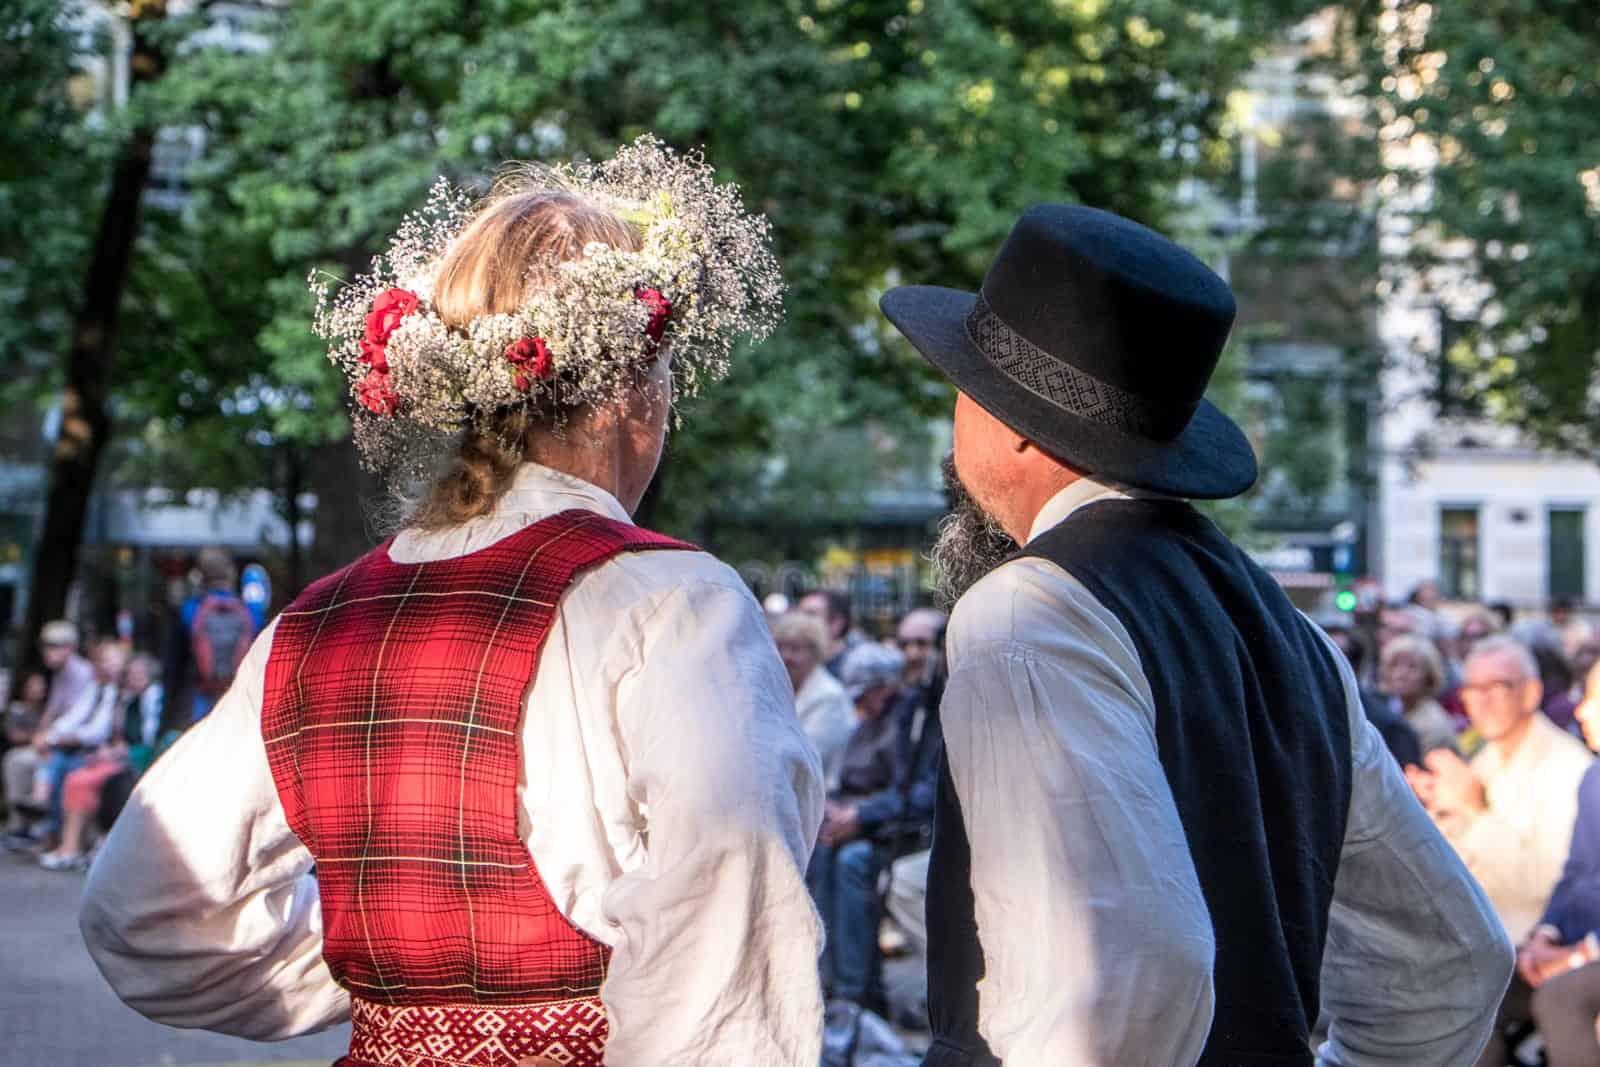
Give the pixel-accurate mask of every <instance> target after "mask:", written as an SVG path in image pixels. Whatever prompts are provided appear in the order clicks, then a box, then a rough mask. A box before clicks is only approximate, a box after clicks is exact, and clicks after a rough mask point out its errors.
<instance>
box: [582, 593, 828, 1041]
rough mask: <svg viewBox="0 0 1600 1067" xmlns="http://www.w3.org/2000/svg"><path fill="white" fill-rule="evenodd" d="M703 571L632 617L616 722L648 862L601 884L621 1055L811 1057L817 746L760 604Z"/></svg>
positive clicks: (817, 1032)
mask: <svg viewBox="0 0 1600 1067" xmlns="http://www.w3.org/2000/svg"><path fill="white" fill-rule="evenodd" d="M729 581H730V584H728V585H720V584H716V583H712V582H703V583H695V584H689V585H685V586H680V587H678V588H675V589H672V590H670V591H669V592H667V593H665V594H664V595H662V596H660V597H659V598H658V599H657V600H655V601H654V602H653V603H652V604H651V605H649V607H648V610H647V611H644V612H641V613H638V614H637V616H636V618H635V619H634V620H633V623H632V624H630V625H626V626H620V627H619V628H618V630H617V636H616V637H615V638H614V641H615V642H617V643H618V647H615V648H614V649H613V650H611V651H609V652H608V654H607V656H606V659H607V661H608V662H621V663H624V664H626V665H627V669H626V670H625V672H624V673H623V675H622V678H621V682H620V684H619V685H618V689H617V721H618V726H619V729H620V733H621V740H622V743H623V750H624V752H625V753H626V754H627V760H628V772H627V773H628V792H629V795H630V797H631V798H632V800H633V802H634V803H635V804H636V805H637V806H638V807H639V809H640V810H641V811H643V812H645V817H646V820H647V823H646V827H645V835H646V842H647V843H646V848H645V852H646V860H645V863H644V864H643V866H641V867H640V868H638V869H637V870H633V871H630V872H628V873H626V874H623V875H622V876H621V877H619V878H618V879H617V880H616V881H615V882H613V883H612V885H611V886H610V888H609V889H607V891H606V893H605V897H604V900H603V905H602V906H603V908H604V912H605V916H606V919H607V920H608V921H609V922H611V923H612V924H614V926H615V930H614V933H615V937H614V939H613V944H614V950H613V953H612V957H611V967H610V971H609V973H608V975H607V978H606V983H605V986H604V987H603V989H602V990H601V995H602V997H603V998H604V1000H605V1003H606V1008H607V1014H608V1015H609V1018H610V1024H611V1036H610V1040H609V1043H608V1044H607V1046H606V1062H607V1063H608V1064H617V1065H618V1067H635V1065H639V1067H647V1065H648V1067H653V1065H655V1064H678V1063H684V1064H688V1063H693V1064H698V1065H702V1067H723V1065H725V1067H750V1065H753V1064H775V1065H776V1064H815V1063H816V1062H817V1061H818V1058H819V1057H820V1055H821V1047H820V1042H821V1030H822V1004H821V994H820V991H819V989H818V985H817V955H818V949H819V946H820V937H821V934H820V924H819V923H818V921H817V917H816V912H815V909H813V907H812V905H811V898H810V896H809V894H808V893H807V892H806V887H805V880H804V871H805V867H806V863H807V860H808V859H809V857H810V852H811V847H812V844H813V842H814V841H815V839H816V832H817V826H818V824H819V823H820V821H821V817H822V802H823V792H822V784H821V769H820V767H819V765H818V761H817V755H816V753H815V751H814V750H813V749H812V748H811V746H810V745H809V744H808V743H807V742H806V739H805V735H804V734H803V733H802V732H801V730H800V726H799V723H798V722H797V720H796V718H795V712H794V697H793V689H792V687H791V685H790V684H789V680H788V677H787V675H786V674H785V673H784V670H783V665H782V663H781V662H780V661H779V659H778V655H777V650H776V648H775V647H774V646H773V644H772V638H771V635H770V632H769V631H768V629H767V627H766V623H765V621H764V620H763V619H762V617H761V613H760V607H759V606H758V605H757V604H756V603H755V601H754V600H753V599H752V598H751V597H750V595H749V594H748V593H747V592H745V591H744V590H743V589H742V588H737V587H734V586H733V585H732V583H733V582H736V581H737V579H736V578H735V577H733V576H732V575H731V572H730V579H729Z"/></svg>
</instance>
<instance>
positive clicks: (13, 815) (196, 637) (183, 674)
mask: <svg viewBox="0 0 1600 1067" xmlns="http://www.w3.org/2000/svg"><path fill="white" fill-rule="evenodd" d="M237 585H238V572H237V569H236V567H235V565H234V562H233V560H232V559H231V558H230V557H229V556H228V555H227V553H225V552H223V551H222V550H220V549H215V548H208V549H205V550H203V551H201V552H200V554H199V558H198V560H197V564H196V575H195V586H196V588H195V590H194V592H193V594H192V595H190V596H188V597H187V598H186V599H185V600H184V601H183V602H182V604H181V605H176V606H175V611H174V612H173V617H172V620H171V627H170V632H169V633H167V634H166V635H165V640H164V648H162V649H160V650H156V649H141V648H136V647H134V646H133V644H132V643H131V642H130V641H128V640H126V639H125V638H117V637H112V638H104V639H100V640H95V641H93V642H89V643H87V644H86V643H85V642H84V640H83V638H82V635H81V634H80V633H79V631H78V627H77V626H76V625H74V624H73V623H71V622H68V621H66V620H64V619H58V620H56V621H54V622H51V623H48V624H47V625H46V626H44V628H43V629H42V630H41V631H40V636H39V647H38V649H37V652H38V656H37V663H38V666H37V668H36V669H27V670H23V671H20V672H6V675H5V678H4V681H3V683H0V694H3V696H0V700H3V706H4V707H5V728H4V735H3V737H0V753H3V754H0V772H3V779H4V801H5V820H6V821H5V831H4V835H3V836H0V845H3V847H4V848H5V849H6V850H7V851H10V852H17V853H24V854H28V855H33V856H36V857H37V858H38V862H39V864H40V866H42V867H45V868H46V869H48V870H53V871H77V870H82V869H84V868H85V867H87V866H88V864H89V857H90V854H91V852H92V849H93V846H94V844H95V843H96V841H97V840H98V839H99V838H100V837H101V836H102V835H103V834H104V833H105V832H106V831H107V830H108V829H110V827H111V824H112V822H113V821H115V819H116V817H117V814H118V813H119V812H120V811H121V810H122V806H123V804H124V803H126V801H127V799H128V797H129V795H130V794H131V793H132V791H133V787H134V784H135V783H136V782H137V781H138V779H139V777H140V776H141V775H142V774H144V773H145V771H147V770H148V769H149V767H150V765H151V764H152V763H153V762H154V761H155V758H156V757H157V756H159V755H160V754H161V753H162V752H163V751H165V750H166V749H167V748H168V747H169V746H171V745H172V744H173V742H175V741H176V740H177V739H178V737H179V736H180V735H181V734H182V733H183V731H184V730H186V729H188V728H189V727H190V726H191V725H193V724H194V723H196V722H198V721H199V720H200V719H201V718H203V717H204V716H205V715H206V714H207V713H208V712H209V711H210V710H211V707H212V705H213V704H214V703H215V702H216V700H217V698H218V697H219V696H220V695H221V694H222V692H223V691H224V690H225V689H226V688H227V686H228V683H229V682H231V681H232V680H233V674H234V671H235V670H236V669H237V667H238V665H239V663H240V661H242V660H243V659H244V656H245V653H246V652H247V651H248V650H249V647H250V642H251V641H252V640H253V639H254V638H255V635H256V634H257V633H258V632H259V631H260V629H261V626H262V623H263V619H262V618H261V615H260V611H259V609H256V608H252V607H251V606H250V605H247V604H246V603H245V602H244V600H243V599H241V598H240V596H239V594H238V592H237Z"/></svg>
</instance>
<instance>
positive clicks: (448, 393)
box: [308, 135, 783, 467]
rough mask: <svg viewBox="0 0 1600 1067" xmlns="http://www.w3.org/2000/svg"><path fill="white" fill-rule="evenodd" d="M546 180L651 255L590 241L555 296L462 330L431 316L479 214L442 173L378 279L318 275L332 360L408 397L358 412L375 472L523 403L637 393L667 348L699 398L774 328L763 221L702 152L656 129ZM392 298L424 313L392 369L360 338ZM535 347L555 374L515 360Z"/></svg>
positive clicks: (394, 347)
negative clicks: (655, 308) (383, 408)
mask: <svg viewBox="0 0 1600 1067" xmlns="http://www.w3.org/2000/svg"><path fill="white" fill-rule="evenodd" d="M541 174H542V176H543V177H544V179H545V180H546V181H547V182H548V184H549V187H550V188H551V189H552V190H559V191H564V192H568V193H572V194H574V195H577V196H579V197H582V198H584V199H587V200H589V201H590V202H592V203H596V204H598V205H600V206H603V207H605V208H608V209H609V210H611V211H613V212H614V213H615V214H617V215H618V216H619V217H621V218H623V219H625V220H626V221H628V222H630V223H631V224H632V225H633V226H634V227H635V228H636V229H637V230H638V231H639V234H640V249H639V250H638V251H627V250H623V249H616V248H612V247H610V246H609V245H604V244H590V245H588V246H586V247H585V249H584V254H583V256H582V257H581V258H580V259H576V260H572V261H569V262H564V263H561V264H558V265H556V266H557V269H556V270H554V271H551V272H549V273H550V275H551V277H552V279H553V280H552V282H551V284H550V286H549V287H548V288H541V289H537V290H535V291H533V292H531V293H530V294H529V295H528V297H527V300H526V303H525V304H524V305H523V307H521V308H519V309H518V310H517V311H516V312H515V313H513V314H506V315H485V316H480V317H479V318H477V319H474V320H473V321H472V322H470V323H468V324H467V325H466V327H465V329H456V328H452V327H450V326H447V325H445V323H444V322H443V321H442V320H441V319H440V318H439V316H438V315H437V314H436V313H435V312H434V310H433V307H432V299H433V293H434V285H435V281H436V279H437V275H438V268H439V265H440V263H441V262H442V260H443V258H444V256H445V254H446V253H447V252H448V250H449V248H450V246H451V244H452V243H453V242H454V241H455V240H456V238H457V237H459V236H460V234H461V233H462V232H463V231H464V230H465V229H466V227H467V226H468V224H469V223H470V222H471V221H472V218H473V214H474V211H473V207H472V204H471V203H470V201H469V199H468V198H467V196H466V195H465V194H464V193H463V192H461V191H459V190H457V189H455V188H454V187H452V186H451V185H450V184H449V183H448V182H447V181H445V180H444V179H441V180H440V181H439V182H437V183H436V184H435V185H434V187H433V190H432V191H431V193H430V194H429V197H428V200H427V203H426V204H425V205H424V207H423V208H422V210H420V211H418V212H416V213H415V214H413V215H409V216H407V217H406V219H405V220H403V221H402V223H401V225H400V228H399V230H398V231H397V232H396V233H395V236H394V239H393V241H392V242H391V244H390V246H389V250H388V252H387V253H386V254H384V255H382V256H378V257H375V258H374V259H373V261H372V269H371V271H370V272H369V273H368V274H364V275H361V276H358V277H357V278H355V279H354V280H353V281H351V282H350V283H348V284H346V285H344V286H341V287H340V288H338V289H337V291H335V292H334V293H333V294H332V295H331V296H330V294H329V291H328V288H327V287H326V286H325V285H324V284H323V283H322V280H321V279H320V278H319V277H318V276H317V275H316V274H315V273H313V274H312V276H311V277H310V278H309V279H308V282H309V284H310V286H311V289H312V291H313V292H314V293H315V294H316V306H315V309H314V311H313V315H312V324H313V328H314V329H315V331H316V333H317V334H318V336H320V337H322V338H323V339H324V340H325V341H327V342H328V358H329V359H330V360H332V361H333V363H334V364H335V365H336V366H338V367H339V369H340V370H341V371H343V372H344V374H345V375H346V377H347V378H348V380H349V383H350V392H351V396H352V397H353V398H358V397H359V396H360V395H361V393H360V388H361V386H362V383H363V382H364V381H367V380H368V379H370V378H371V377H372V376H373V375H382V376H384V380H385V382H386V384H387V385H388V386H389V388H391V389H392V391H393V393H394V394H395V395H397V396H398V398H399V403H398V410H397V411H395V413H393V414H388V415H384V414H374V413H372V412H369V411H368V410H366V409H365V408H363V407H362V406H361V405H360V404H359V403H358V404H357V405H356V406H355V415H354V418H355V429H356V441H357V444H358V445H359V446H360V448H361V450H362V454H363V456H364V457H365V458H366V460H367V461H368V462H369V464H370V465H373V466H376V467H384V466H386V465H387V464H388V462H389V461H390V460H391V459H392V458H393V457H394V456H396V455H398V454H400V453H401V452H403V451H406V446H407V445H414V444H415V443H416V442H417V441H418V440H423V441H426V442H428V443H430V444H434V443H437V442H439V441H441V440H444V439H446V438H448V436H449V435H452V434H456V433H459V432H460V431H462V430H464V429H466V428H468V427H470V426H472V425H474V424H475V423H477V424H483V423H485V422H487V420H488V419H489V418H490V417H491V416H492V415H494V414H495V413H496V412H498V411H502V410H504V409H507V408H510V407H514V406H516V405H520V404H537V405H541V408H540V410H542V411H545V412H550V411H557V412H559V411H560V410H570V409H575V408H576V407H577V406H579V405H582V404H594V403H603V402H605V401H607V400H609V399H611V398H612V397H614V396H615V395H617V394H618V393H619V392H620V391H621V390H623V389H625V388H627V387H628V386H629V385H631V384H633V382H634V381H635V380H636V375H637V373H638V369H639V368H640V367H642V366H644V365H645V364H647V363H648V362H649V361H650V360H652V359H654V358H656V357H657V355H659V349H660V346H662V345H665V346H670V350H671V351H672V352H673V359H674V365H675V372H676V373H675V382H674V386H675V393H676V394H677V395H686V396H693V395H695V394H696V393H697V392H698V390H699V387H700V385H701V383H702V382H704V381H707V380H715V379H717V378H720V377H721V376H722V375H724V374H725V373H727V370H728V367H729V356H730V353H731V351H732V348H733V344H734V341H735V340H736V339H737V338H740V337H743V338H745V339H748V340H751V341H760V340H762V339H764V338H765V337H766V336H767V335H768V334H770V333H771V331H772V330H773V329H774V328H775V327H776V325H777V323H778V320H779V318H780V317H781V314H782V298H783V280H782V276H781V274H780V271H779V268H778V263H777V260H776V259H775V258H774V256H773V254H772V251H771V248H770V227H769V225H768V223H767V220H766V219H765V218H764V217H763V216H761V215H752V214H750V213H748V212H747V211H746V210H745V209H744V206H743V204H742V203H741V202H740V199H739V193H738V190H737V188H736V187H734V186H732V185H730V184H721V185H719V184H717V182H716V180H715V172H714V171H713V170H712V168H711V167H710V166H709V165H707V164H706V162H705V160H704V159H703V158H702V157H701V156H700V155H699V154H698V153H691V154H688V155H680V154H678V153H676V152H674V151H673V150H672V149H670V148H668V147H666V146H665V145H663V144H662V143H661V142H660V141H658V140H656V139H655V138H654V137H652V136H650V135H645V136H643V137H640V138H639V139H638V140H636V141H635V142H633V143H632V144H630V145H627V146H624V147H623V148H622V149H620V150H619V151H618V152H617V154H616V155H615V156H613V157H612V158H611V159H609V160H606V161H605V162H602V163H587V162H586V163H580V164H577V165H564V164H563V165H558V166H554V167H550V168H548V169H547V170H545V171H542V172H541ZM530 266H533V265H530ZM391 288H400V289H404V290H406V291H407V292H408V293H411V294H414V295H415V296H416V297H417V298H418V301H419V303H418V306H417V308H416V309H415V310H414V311H412V312H411V313H410V314H408V315H406V316H405V317H404V318H403V319H402V320H401V321H400V323H399V325H398V326H397V327H395V328H394V330H393V332H392V334H390V335H389V336H388V337H387V338H386V339H385V341H384V343H383V346H382V348H381V350H380V351H381V352H382V356H383V360H384V362H385V363H386V369H380V368H379V366H378V364H377V363H375V362H374V360H373V359H372V358H370V355H369V354H368V353H367V352H365V351H364V349H363V338H364V337H365V336H366V332H367V316H368V314H369V312H371V311H372V308H373V303H374V301H375V300H377V298H378V297H379V296H380V295H381V294H383V293H384V292H385V291H386V290H389V289H391ZM650 290H653V291H654V292H655V293H656V294H659V295H660V297H662V298H664V299H665V300H666V301H667V303H668V305H670V314H669V315H668V317H667V319H666V323H665V328H664V333H663V334H662V335H661V337H660V339H659V341H658V340H657V339H656V338H654V337H652V336H651V335H650V325H651V322H652V317H653V313H652V307H651V304H650V303H647V302H646V301H647V299H648V300H654V299H655V297H654V296H653V295H652V294H651V293H650V292H648V291H650ZM523 338H529V339H532V338H539V339H541V340H542V341H543V342H544V344H545V346H546V347H547V350H548V352H549V353H550V355H551V366H550V368H549V371H548V373H547V374H545V375H542V376H540V375H535V374H533V373H532V372H531V368H527V367H518V366H514V365H513V364H512V362H511V361H510V360H508V358H507V350H508V349H509V348H510V347H511V346H513V345H515V344H516V343H517V342H519V341H520V340H522V339H523ZM369 347H370V345H369ZM519 371H520V372H521V373H519ZM519 383H520V384H519Z"/></svg>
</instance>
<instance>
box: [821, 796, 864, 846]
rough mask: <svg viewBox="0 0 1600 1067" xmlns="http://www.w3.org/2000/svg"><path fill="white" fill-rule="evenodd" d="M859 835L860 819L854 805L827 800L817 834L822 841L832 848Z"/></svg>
mask: <svg viewBox="0 0 1600 1067" xmlns="http://www.w3.org/2000/svg"><path fill="white" fill-rule="evenodd" d="M860 836H861V820H860V818H859V817H858V815H857V813H856V806H855V805H854V804H835V803H834V802H833V801H831V800H830V801H828V805H827V807H826V808H825V809H824V813H823V816H822V832H821V833H820V834H819V835H818V838H819V839H820V840H821V841H822V843H823V844H824V845H827V846H828V847H829V848H833V847H836V846H838V845H842V844H844V843H845V842H846V841H850V840H853V839H855V838H857V837H860Z"/></svg>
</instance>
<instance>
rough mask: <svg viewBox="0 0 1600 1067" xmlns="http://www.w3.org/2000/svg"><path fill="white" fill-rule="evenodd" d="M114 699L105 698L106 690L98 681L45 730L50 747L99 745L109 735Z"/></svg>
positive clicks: (114, 705) (114, 707)
mask: <svg viewBox="0 0 1600 1067" xmlns="http://www.w3.org/2000/svg"><path fill="white" fill-rule="evenodd" d="M115 711H116V700H115V699H114V698H113V699H110V700H107V699H106V692H105V687H104V686H102V685H100V684H99V683H98V682H97V683H94V684H92V685H90V686H89V687H88V688H87V689H85V690H84V691H83V693H82V695H81V696H79V697H78V699H77V700H76V701H75V702H74V703H73V704H72V706H71V707H69V708H67V710H66V711H64V712H63V713H62V714H61V716H60V718H58V719H56V721H55V722H54V723H52V724H51V725H50V727H49V729H47V730H46V731H45V740H46V741H47V742H49V743H50V744H52V745H63V744H74V745H98V744H100V743H101V742H103V741H105V739H106V738H107V737H109V736H110V734H111V724H112V717H113V713H114V712H115Z"/></svg>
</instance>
